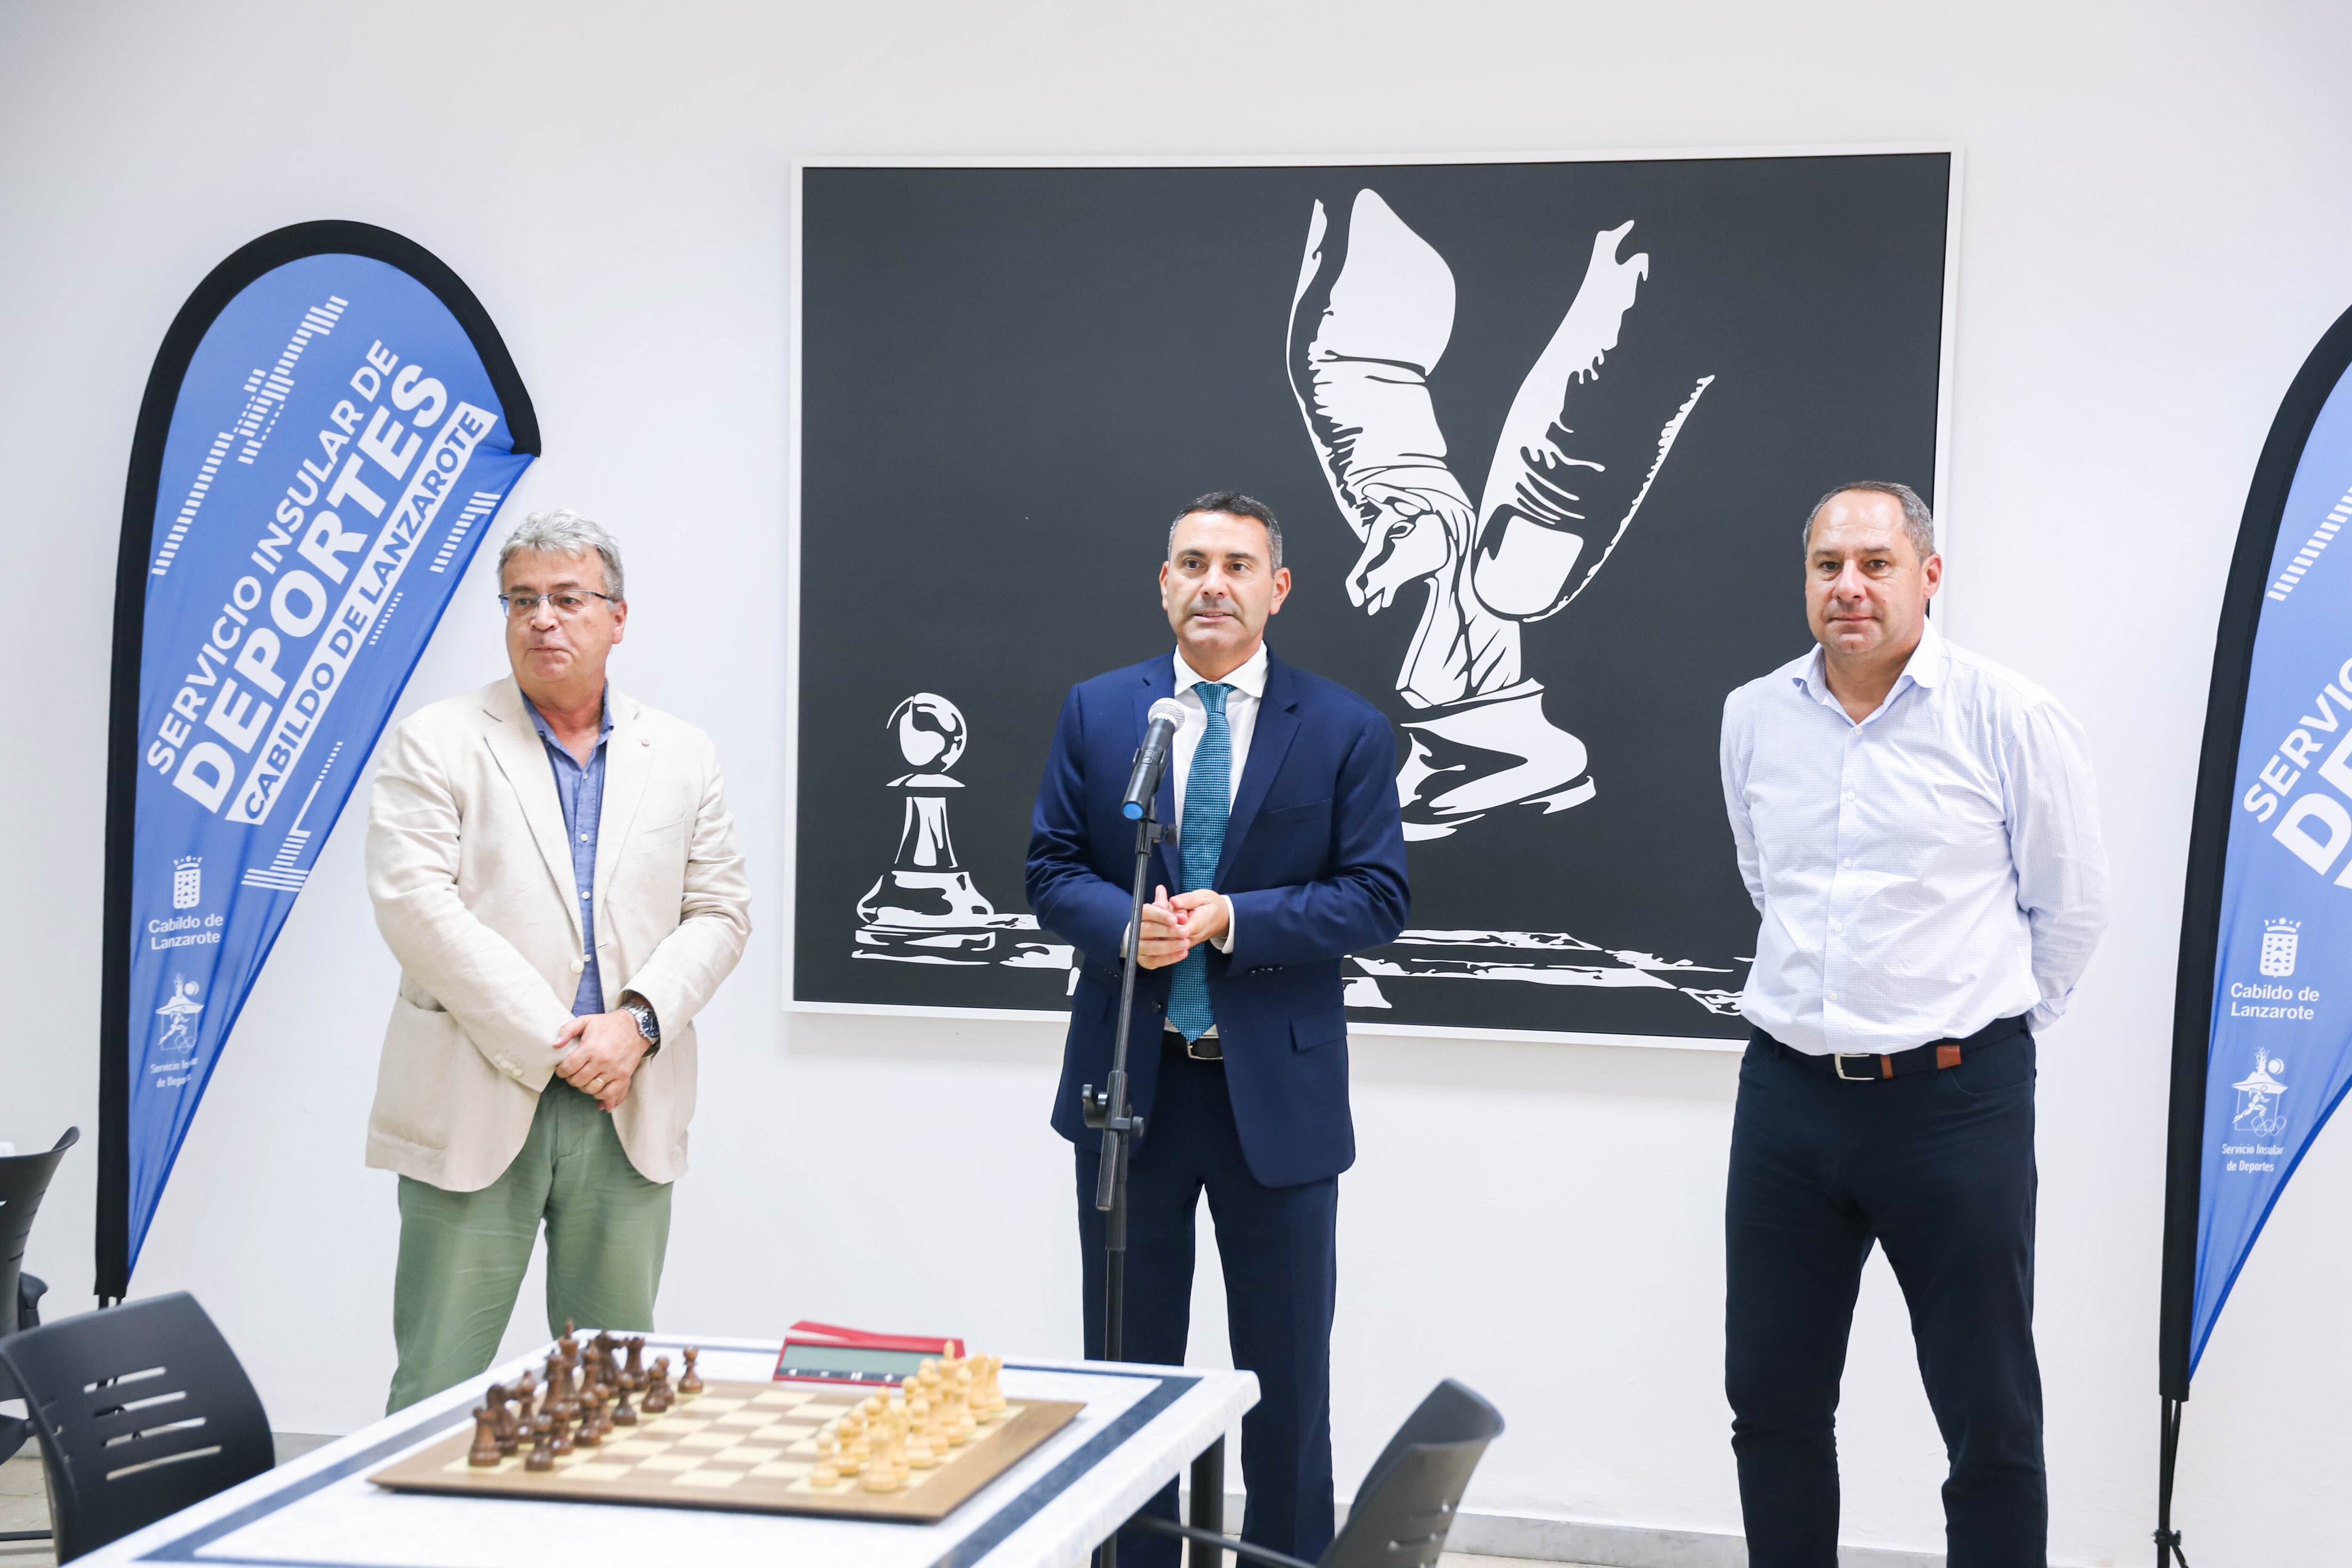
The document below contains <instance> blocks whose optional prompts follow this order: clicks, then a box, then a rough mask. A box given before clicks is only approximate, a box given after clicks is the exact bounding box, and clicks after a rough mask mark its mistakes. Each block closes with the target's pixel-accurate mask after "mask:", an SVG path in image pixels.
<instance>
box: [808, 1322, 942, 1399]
mask: <svg viewBox="0 0 2352 1568" xmlns="http://www.w3.org/2000/svg"><path fill="white" fill-rule="evenodd" d="M961 1354H963V1341H961V1340H960V1339H955V1338H952V1337H950V1336H949V1335H946V1334H883V1333H867V1332H866V1331H865V1330H863V1329H848V1328H842V1327H840V1326H839V1325H837V1324H834V1323H816V1322H806V1321H803V1322H796V1323H794V1324H793V1326H792V1328H791V1329H790V1330H789V1331H788V1332H787V1333H786V1334H785V1338H784V1348H783V1349H782V1352H780V1353H779V1354H777V1356H776V1381H777V1382H779V1383H845V1384H852V1385H863V1386H866V1387H872V1388H895V1387H897V1386H898V1385H899V1384H901V1383H903V1382H905V1381H906V1380H907V1379H908V1378H909V1377H911V1376H913V1375H915V1374H916V1373H917V1372H918V1371H919V1370H920V1369H921V1367H922V1364H923V1363H924V1362H925V1361H927V1360H929V1359H931V1358H933V1357H936V1356H941V1355H951V1356H952V1355H961Z"/></svg>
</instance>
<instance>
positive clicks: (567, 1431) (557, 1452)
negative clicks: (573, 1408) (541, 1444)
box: [549, 1414, 572, 1459]
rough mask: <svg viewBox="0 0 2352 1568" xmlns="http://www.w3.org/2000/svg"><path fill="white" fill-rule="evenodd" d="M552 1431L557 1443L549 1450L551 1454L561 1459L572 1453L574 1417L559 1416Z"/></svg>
mask: <svg viewBox="0 0 2352 1568" xmlns="http://www.w3.org/2000/svg"><path fill="white" fill-rule="evenodd" d="M551 1432H552V1433H553V1436H554V1438H555V1441H554V1443H553V1445H552V1447H551V1448H550V1449H549V1452H551V1454H553V1455H554V1457H555V1458H559V1459H560V1458H562V1457H563V1456H564V1455H566V1454H568V1453H570V1452H571V1451H572V1417H571V1416H569V1415H565V1414H559V1415H558V1416H556V1417H555V1420H554V1422H553V1424H552V1426H551Z"/></svg>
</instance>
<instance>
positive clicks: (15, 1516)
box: [0, 1433, 1526, 1568]
mask: <svg viewBox="0 0 2352 1568" xmlns="http://www.w3.org/2000/svg"><path fill="white" fill-rule="evenodd" d="M328 1440H329V1439H326V1438H323V1437H321V1438H309V1439H305V1438H303V1437H298V1436H296V1435H294V1434H290V1433H288V1434H281V1435H280V1437H279V1438H278V1462H279V1463H280V1464H283V1463H284V1462H285V1461H286V1460H288V1459H289V1458H293V1457H294V1456H295V1455H296V1454H300V1453H308V1452H309V1451H310V1449H312V1448H316V1447H318V1446H319V1444H320V1443H322V1442H325V1441H328ZM48 1525H49V1504H48V1498H47V1493H46V1492H45V1491H44V1490H43V1488H42V1486H41V1461H40V1459H39V1458H38V1457H37V1455H35V1454H34V1453H33V1452H32V1450H31V1448H30V1447H29V1446H28V1447H27V1448H26V1450H25V1451H23V1452H20V1453H19V1454H18V1455H17V1456H16V1458H13V1459H10V1460H8V1461H7V1462H6V1463H5V1464H0V1531H10V1530H46V1529H47V1528H48ZM55 1563H57V1557H56V1556H55V1554H53V1553H52V1552H50V1550H49V1546H48V1543H47V1542H29V1543H16V1544H11V1543H9V1542H0V1568H54V1564H55ZM1440 1563H1441V1568H1526V1564H1525V1562H1524V1560H1522V1559H1519V1558H1516V1557H1465V1556H1461V1555H1458V1554H1449V1555H1448V1556H1446V1557H1444V1558H1442V1559H1441V1560H1440Z"/></svg>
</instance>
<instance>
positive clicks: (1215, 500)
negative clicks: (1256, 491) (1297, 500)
mask: <svg viewBox="0 0 2352 1568" xmlns="http://www.w3.org/2000/svg"><path fill="white" fill-rule="evenodd" d="M1195 512H1223V513H1224V514H1225V515H1226V516H1227V517H1254V518H1255V519H1256V520H1257V521H1258V522H1259V523H1261V524H1263V525H1264V526H1265V548H1266V554H1267V555H1268V556H1270V557H1271V558H1272V559H1271V560H1269V561H1268V562H1267V565H1266V570H1268V571H1280V570H1282V525H1281V524H1280V523H1277V522H1276V521H1275V520H1274V508H1273V507H1269V506H1267V505H1266V504H1265V502H1264V501H1261V500H1259V499H1258V498H1257V497H1255V496H1244V495H1243V494H1242V493H1241V492H1240V491H1239V490H1212V491H1210V492H1209V493H1208V494H1207V495H1205V496H1202V497H1196V498H1195V499H1194V500H1193V502H1192V505H1191V506H1189V507H1185V508H1184V509H1183V510H1182V511H1181V512H1179V513H1177V514H1176V516H1175V517H1173V518H1171V520H1170V522H1169V524H1168V548H1169V549H1171V550H1173V549H1175V548H1176V525H1177V524H1178V523H1181V522H1182V521H1183V520H1184V519H1185V518H1187V517H1191V516H1192V514H1193V513H1195Z"/></svg>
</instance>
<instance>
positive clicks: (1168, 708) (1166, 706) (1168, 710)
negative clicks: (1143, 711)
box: [1129, 697, 1185, 729]
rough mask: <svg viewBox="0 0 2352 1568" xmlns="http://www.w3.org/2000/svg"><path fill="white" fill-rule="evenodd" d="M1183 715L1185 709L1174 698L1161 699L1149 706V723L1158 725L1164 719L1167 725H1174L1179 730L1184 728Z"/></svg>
mask: <svg viewBox="0 0 2352 1568" xmlns="http://www.w3.org/2000/svg"><path fill="white" fill-rule="evenodd" d="M1129 711H1130V712H1132V711H1133V710H1132V709H1130V710H1129ZM1184 713H1185V708H1184V705H1183V704H1182V703H1180V702H1178V701H1177V700H1176V699H1175V698H1174V697H1161V698H1160V700H1159V701H1158V702H1156V703H1153V704H1152V705H1151V713H1150V720H1149V722H1150V723H1152V724H1158V723H1160V721H1162V720H1163V719H1164V720H1166V721H1167V722H1168V723H1170V724H1172V725H1174V726H1175V727H1177V728H1179V729H1181V728H1183V727H1184Z"/></svg>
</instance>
